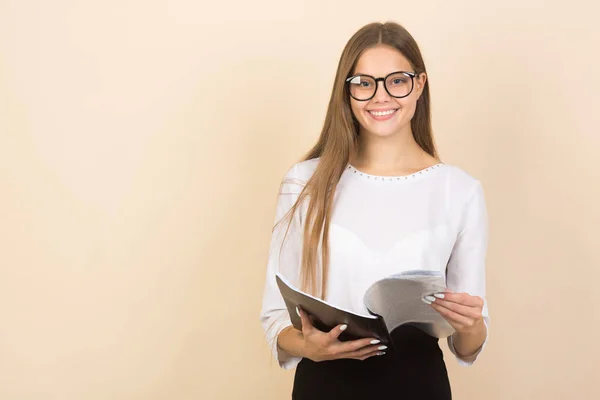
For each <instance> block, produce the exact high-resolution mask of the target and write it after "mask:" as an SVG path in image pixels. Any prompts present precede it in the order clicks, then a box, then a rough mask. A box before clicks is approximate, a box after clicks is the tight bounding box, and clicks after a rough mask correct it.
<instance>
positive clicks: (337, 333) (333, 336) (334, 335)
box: [327, 324, 348, 341]
mask: <svg viewBox="0 0 600 400" xmlns="http://www.w3.org/2000/svg"><path fill="white" fill-rule="evenodd" d="M347 327H348V325H346V324H341V325H338V326H336V327H335V328H333V329H332V330H330V331H329V332H327V335H329V339H330V340H331V341H334V340H337V338H338V337H339V336H340V335H341V334H342V332H344V331H345V330H346V328H347Z"/></svg>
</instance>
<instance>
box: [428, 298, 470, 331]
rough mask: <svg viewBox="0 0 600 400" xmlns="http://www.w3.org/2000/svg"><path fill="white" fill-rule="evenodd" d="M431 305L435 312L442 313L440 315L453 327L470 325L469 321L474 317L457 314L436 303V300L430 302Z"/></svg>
mask: <svg viewBox="0 0 600 400" xmlns="http://www.w3.org/2000/svg"><path fill="white" fill-rule="evenodd" d="M431 307H433V308H434V309H435V310H436V311H437V312H439V313H440V314H441V315H442V317H444V318H446V320H447V321H448V322H449V323H450V324H451V325H452V326H454V327H455V328H457V327H467V326H470V325H471V324H472V323H471V322H472V321H474V318H470V317H467V316H465V315H463V314H459V313H457V312H455V311H452V310H451V309H449V308H446V307H444V306H442V305H440V304H437V302H436V303H433V304H431Z"/></svg>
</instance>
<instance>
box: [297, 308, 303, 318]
mask: <svg viewBox="0 0 600 400" xmlns="http://www.w3.org/2000/svg"><path fill="white" fill-rule="evenodd" d="M296 314H298V316H299V317H302V316H301V315H300V310H298V307H296Z"/></svg>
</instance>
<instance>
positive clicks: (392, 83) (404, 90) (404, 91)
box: [385, 72, 413, 97]
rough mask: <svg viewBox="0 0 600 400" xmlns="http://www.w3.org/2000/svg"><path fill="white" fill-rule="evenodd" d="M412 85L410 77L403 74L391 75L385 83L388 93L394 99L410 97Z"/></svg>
mask: <svg viewBox="0 0 600 400" xmlns="http://www.w3.org/2000/svg"><path fill="white" fill-rule="evenodd" d="M412 84H413V81H412V79H411V78H410V76H409V75H406V74H404V73H402V72H399V73H397V74H393V75H390V76H389V77H388V78H387V80H386V81H385V86H386V87H387V90H388V92H390V94H391V95H392V96H394V97H404V96H408V94H409V93H410V91H411V90H412Z"/></svg>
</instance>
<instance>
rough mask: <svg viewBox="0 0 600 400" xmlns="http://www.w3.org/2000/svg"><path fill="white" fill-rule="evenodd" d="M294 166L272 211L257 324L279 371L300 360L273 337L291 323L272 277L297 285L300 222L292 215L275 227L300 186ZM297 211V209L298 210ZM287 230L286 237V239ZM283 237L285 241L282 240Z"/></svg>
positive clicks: (300, 252)
mask: <svg viewBox="0 0 600 400" xmlns="http://www.w3.org/2000/svg"><path fill="white" fill-rule="evenodd" d="M296 169H297V166H296V165H294V166H293V167H292V168H291V169H290V170H289V171H288V173H287V174H286V176H285V178H284V180H283V182H282V185H281V189H280V192H279V194H278V197H277V206H276V210H275V227H274V228H273V232H272V234H271V242H270V249H269V256H268V261H267V267H266V279H265V285H264V292H263V299H262V307H261V312H260V321H261V324H262V327H263V330H264V332H265V334H266V340H267V343H268V344H269V346H270V348H271V352H272V354H273V356H274V357H275V359H276V360H277V362H278V364H279V366H280V367H281V368H283V369H291V368H294V367H295V366H296V365H297V364H298V363H299V362H300V360H301V359H302V358H301V357H294V356H292V355H291V354H289V353H287V352H285V351H284V350H282V349H281V348H279V347H278V346H277V336H278V335H279V333H280V332H281V331H282V330H283V329H284V328H286V327H288V326H290V325H291V324H292V323H291V320H290V316H289V313H288V311H287V308H286V306H285V302H284V301H283V298H282V296H281V293H280V292H279V288H278V286H277V282H276V280H275V274H276V273H277V272H279V273H281V274H282V275H284V276H285V277H286V278H287V279H288V280H289V281H290V282H292V283H293V284H295V285H298V281H299V277H300V274H299V271H300V261H301V257H302V240H303V239H302V238H303V232H302V229H301V221H300V217H299V213H298V212H297V213H295V214H294V215H293V218H292V219H291V224H290V226H289V230H288V221H289V220H288V219H287V218H286V219H285V220H284V221H282V222H281V223H279V224H277V223H278V222H280V221H281V220H282V218H283V217H285V216H286V214H287V213H288V211H289V210H290V209H291V208H292V206H293V205H294V203H295V202H296V200H297V199H298V195H299V194H300V192H301V190H302V189H303V186H304V184H303V183H302V182H301V181H300V180H299V179H298V177H297V172H296ZM297 210H299V211H300V207H298V209H297ZM286 231H287V236H286ZM284 237H285V241H284Z"/></svg>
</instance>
